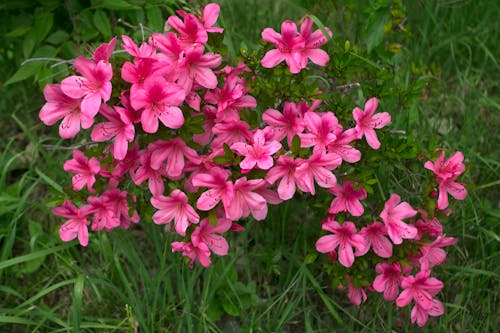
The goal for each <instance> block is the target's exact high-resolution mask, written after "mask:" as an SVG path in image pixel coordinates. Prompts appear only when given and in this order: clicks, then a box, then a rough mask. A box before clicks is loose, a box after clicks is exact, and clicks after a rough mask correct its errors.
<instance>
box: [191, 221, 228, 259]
mask: <svg viewBox="0 0 500 333" xmlns="http://www.w3.org/2000/svg"><path fill="white" fill-rule="evenodd" d="M231 226H232V222H231V220H229V219H226V218H222V217H221V218H217V225H216V226H213V225H212V224H211V223H210V221H209V219H208V218H204V219H203V220H201V222H200V226H199V227H196V229H195V230H194V232H193V233H192V234H191V242H192V243H193V244H195V245H198V244H200V243H204V244H206V246H207V247H208V248H209V249H210V250H211V251H212V252H213V253H215V254H216V255H218V256H225V255H226V254H227V252H228V250H229V245H228V243H227V241H226V239H225V238H224V237H222V234H223V233H225V232H226V231H228V230H229V229H231Z"/></svg>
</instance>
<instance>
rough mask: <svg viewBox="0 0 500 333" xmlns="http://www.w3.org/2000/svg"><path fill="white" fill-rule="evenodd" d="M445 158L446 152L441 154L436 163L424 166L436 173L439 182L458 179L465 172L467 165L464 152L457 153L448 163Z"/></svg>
mask: <svg viewBox="0 0 500 333" xmlns="http://www.w3.org/2000/svg"><path fill="white" fill-rule="evenodd" d="M444 157H445V155H444V152H441V155H439V157H438V158H437V159H436V160H435V161H434V163H433V162H431V161H427V162H425V164H424V168H426V169H428V170H430V171H432V172H434V174H435V175H436V177H437V178H438V182H439V181H442V180H445V179H450V178H456V177H458V176H460V175H461V174H462V173H463V172H464V171H465V165H464V163H463V161H464V155H463V154H462V152H460V151H457V152H456V153H455V154H453V156H451V157H450V158H449V159H447V160H446V161H445V160H444Z"/></svg>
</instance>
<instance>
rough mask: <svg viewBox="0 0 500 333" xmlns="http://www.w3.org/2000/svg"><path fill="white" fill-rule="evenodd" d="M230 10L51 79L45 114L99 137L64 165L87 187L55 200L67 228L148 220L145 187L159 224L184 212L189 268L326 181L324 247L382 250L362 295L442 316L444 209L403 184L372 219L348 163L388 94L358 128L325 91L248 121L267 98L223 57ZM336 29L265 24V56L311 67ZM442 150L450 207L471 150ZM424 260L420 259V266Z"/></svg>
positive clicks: (177, 246) (366, 111) (63, 132)
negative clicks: (221, 41) (425, 203)
mask: <svg viewBox="0 0 500 333" xmlns="http://www.w3.org/2000/svg"><path fill="white" fill-rule="evenodd" d="M219 10H220V9H219V6H218V5H216V4H209V5H207V6H205V7H204V8H203V10H202V11H201V14H200V15H199V16H196V15H193V14H190V13H186V12H183V11H178V16H171V17H169V18H168V21H167V23H168V25H169V27H170V28H171V30H170V31H169V32H167V33H165V34H160V33H153V34H152V35H151V36H150V37H149V39H148V40H147V42H143V43H142V44H140V45H137V44H136V43H135V42H134V41H133V40H132V39H131V38H129V37H127V36H122V37H121V47H122V48H123V49H124V50H125V52H126V54H127V57H126V58H123V57H121V56H118V55H116V54H115V53H114V52H113V51H114V50H115V48H116V44H117V38H113V39H112V40H111V41H110V42H108V43H104V44H102V45H100V46H99V47H98V48H97V49H96V50H95V52H94V54H93V55H92V57H90V58H87V57H84V56H80V57H78V58H77V59H75V61H74V63H73V66H74V68H75V71H76V72H77V73H78V74H79V75H72V76H70V77H68V78H65V79H64V80H62V82H61V83H60V84H49V85H47V86H46V87H45V90H44V95H45V99H46V103H45V105H44V106H43V108H42V109H41V111H40V114H39V116H40V119H41V120H42V121H43V122H44V123H45V124H46V125H54V124H56V123H57V122H58V121H59V120H61V122H60V125H59V134H60V136H61V137H62V138H64V139H70V138H74V137H75V136H76V135H77V134H78V133H79V132H80V130H81V129H84V130H87V129H89V130H90V141H91V142H92V143H95V144H96V145H97V147H98V148H97V149H93V150H92V149H88V150H87V151H80V150H74V151H73V158H72V159H70V160H68V161H66V163H65V164H64V170H65V171H67V172H68V173H71V174H72V175H73V178H72V187H73V190H74V191H77V192H82V193H83V194H84V196H83V197H85V195H86V199H85V200H83V201H82V199H81V198H82V195H79V196H74V197H71V195H68V198H66V200H65V201H64V203H62V205H61V206H59V207H55V208H54V209H53V213H54V214H56V215H58V216H61V217H64V218H66V219H67V221H66V222H65V223H64V224H63V225H62V226H61V228H60V237H61V239H62V240H63V241H70V240H73V239H75V238H78V240H79V242H80V244H81V245H82V246H87V245H88V242H89V233H88V228H89V227H90V229H91V230H92V231H99V230H103V229H104V230H106V231H108V232H110V231H112V230H113V229H115V228H117V227H120V228H124V229H127V228H129V227H130V226H131V225H132V223H134V224H135V223H138V222H139V220H140V217H139V212H138V211H137V208H136V207H137V205H136V201H138V200H144V199H145V200H148V201H149V202H150V204H151V205H152V207H154V208H155V209H156V212H155V213H154V214H153V215H152V216H151V219H152V221H153V222H154V223H156V224H160V225H167V226H170V225H171V224H172V222H173V226H172V228H170V230H171V231H172V232H175V233H176V234H177V235H178V237H179V240H178V241H175V242H173V243H172V244H171V247H172V251H173V252H180V253H181V254H182V255H183V256H185V257H187V258H188V260H189V262H190V265H191V266H192V265H193V264H194V263H195V262H198V263H200V264H201V265H202V266H205V267H208V266H210V265H211V261H212V259H213V258H212V255H216V256H224V255H226V254H227V253H228V251H229V243H228V241H227V240H226V237H227V233H228V232H239V231H241V230H243V226H241V225H239V224H237V222H238V221H239V220H241V219H244V218H247V217H249V216H252V217H253V218H254V219H255V220H264V219H265V218H266V216H267V212H268V205H270V204H271V205H276V204H280V203H281V202H283V201H286V200H290V199H292V198H293V197H294V196H295V195H296V194H297V193H300V194H306V193H308V194H309V195H310V196H314V195H316V194H317V192H319V191H320V190H321V189H324V190H321V191H324V192H326V193H329V195H331V196H332V198H331V205H330V208H329V209H328V214H329V215H328V218H327V219H326V220H325V221H324V223H323V226H322V228H323V230H326V231H328V232H330V233H331V234H329V235H325V236H322V237H321V238H319V240H318V241H317V243H316V249H317V251H319V252H321V253H329V254H330V258H332V260H333V261H336V260H337V255H338V262H339V263H340V265H342V266H343V267H346V268H351V267H354V266H353V265H355V260H360V259H357V258H359V257H362V256H365V255H367V254H368V253H371V252H373V253H374V254H375V256H378V257H379V258H382V260H383V261H380V260H379V261H378V263H377V264H376V266H375V264H374V265H373V266H374V271H376V273H377V274H378V275H377V276H376V278H375V280H374V281H373V283H372V285H370V286H368V285H356V281H355V277H354V274H351V275H352V276H351V277H349V276H346V281H347V282H348V289H349V297H350V298H351V300H353V302H354V303H357V304H359V303H360V302H361V299H366V293H365V289H368V290H375V291H378V292H383V293H384V298H385V299H386V300H394V299H396V298H397V299H396V305H397V306H406V305H407V304H409V303H410V302H411V301H412V300H414V303H415V305H414V308H413V310H412V321H417V324H418V325H423V324H424V323H425V322H426V320H427V316H428V315H431V316H436V315H440V314H442V312H443V306H442V304H441V303H440V302H439V301H438V300H435V299H433V298H432V297H433V296H435V295H436V294H437V293H438V292H439V290H440V289H441V288H442V283H441V282H440V281H438V280H436V279H435V278H430V277H429V274H430V270H431V268H432V267H433V266H435V265H437V264H439V263H441V262H443V261H444V258H445V256H446V254H445V252H444V251H443V250H442V247H445V246H449V245H451V244H453V243H454V242H455V241H456V240H455V239H454V238H448V237H446V236H445V235H444V234H443V233H442V230H443V228H442V226H441V224H440V223H439V221H438V220H437V218H436V217H435V216H434V212H431V213H430V212H425V211H420V213H419V214H420V215H419V216H420V219H417V220H415V219H416V218H415V217H416V216H417V214H418V212H417V210H415V209H413V208H412V207H411V206H410V204H408V203H407V202H401V198H400V197H399V196H398V195H397V194H392V195H391V196H390V198H389V200H388V201H387V202H386V203H385V206H384V208H383V210H382V211H381V213H380V215H379V216H380V219H381V221H382V222H380V221H373V220H369V221H367V214H365V209H364V206H363V204H362V203H361V201H362V200H365V199H366V198H367V191H366V190H365V189H364V188H363V187H362V186H361V185H360V184H358V183H357V181H356V179H344V178H345V177H342V178H341V176H340V175H339V174H336V169H338V168H339V167H340V166H341V165H342V164H343V163H348V164H354V163H357V162H359V161H360V160H361V158H362V152H361V150H360V149H361V148H360V147H364V146H365V145H364V144H361V141H362V140H363V138H364V139H365V141H366V143H367V144H368V146H369V147H370V148H372V149H375V150H376V149H379V148H380V147H381V142H380V140H379V138H378V136H377V132H376V130H378V129H381V128H383V127H385V126H386V125H388V124H389V123H390V121H391V116H390V115H389V113H387V112H377V109H378V100H377V98H375V97H372V98H370V99H368V100H367V101H366V103H365V104H364V108H363V109H361V108H359V107H356V108H354V110H353V111H352V121H351V123H350V124H351V125H352V126H351V128H345V127H344V126H345V125H342V124H340V123H339V120H338V118H337V116H336V114H335V113H334V112H331V111H326V110H322V101H321V100H320V99H312V100H295V101H284V102H283V103H279V105H278V106H276V109H275V108H271V106H269V108H268V109H267V110H265V112H264V113H263V114H262V119H259V120H258V121H257V122H255V121H253V122H252V121H250V120H249V119H250V118H251V117H247V115H249V114H251V113H252V109H253V108H255V107H256V106H257V99H256V98H255V97H254V96H252V95H251V92H252V91H251V85H250V84H249V81H247V80H249V75H247V74H250V75H254V71H253V70H252V69H250V68H249V67H247V66H246V65H245V64H244V63H243V62H240V63H239V64H238V65H237V66H236V67H232V66H225V67H222V62H223V57H222V55H220V54H216V53H214V52H210V51H208V50H210V49H211V48H209V47H207V43H208V41H209V34H211V33H222V32H223V29H221V28H218V27H214V24H215V22H216V20H217V17H218V15H219ZM324 32H326V33H327V34H328V35H329V36H325V35H324V33H323V32H322V31H321V30H319V29H318V30H316V31H314V32H313V31H312V20H311V19H310V18H305V19H304V20H303V22H302V24H301V27H300V31H298V30H297V26H296V24H295V23H294V22H292V21H285V22H283V24H282V26H281V34H279V33H277V32H276V31H274V30H273V29H271V28H266V29H264V31H263V33H262V38H263V39H264V41H266V42H269V43H272V44H273V45H274V46H275V47H276V49H273V50H270V51H268V52H267V53H266V54H265V56H264V57H263V58H262V61H261V64H262V66H263V67H266V68H271V67H274V66H277V65H279V64H280V63H281V62H282V61H283V60H284V61H285V62H286V64H287V65H288V67H289V69H290V72H291V73H298V72H300V71H301V70H302V69H305V68H306V66H307V64H308V60H311V61H312V62H313V63H315V64H317V65H319V66H325V65H326V64H327V62H328V61H329V56H328V54H327V53H326V52H325V51H324V50H321V49H320V48H319V47H320V46H322V45H324V44H325V43H326V42H327V41H328V39H329V38H330V37H331V32H330V30H329V29H326V30H324ZM117 70H118V71H119V73H116V72H114V71H117ZM257 97H258V96H257ZM443 159H444V155H441V157H439V158H438V159H437V160H436V161H435V162H434V164H433V163H432V162H430V161H429V162H427V163H426V164H425V167H426V168H427V169H429V170H432V171H433V172H434V173H435V174H436V179H437V183H438V187H439V199H438V205H437V207H438V209H440V210H442V209H445V208H446V207H447V206H448V199H447V193H450V194H452V196H454V197H455V198H457V199H464V198H465V195H466V192H465V188H464V186H463V184H461V183H457V182H456V179H457V177H458V176H459V175H460V174H461V173H462V172H463V171H464V167H463V164H461V162H462V160H463V156H462V155H461V154H460V153H457V154H455V155H454V156H453V157H452V158H451V159H450V160H449V161H446V162H444V161H443ZM146 184H147V185H146ZM146 188H147V190H145V191H144V190H143V189H146ZM85 191H86V192H87V193H85ZM146 192H148V193H146ZM78 200H79V201H78ZM77 201H78V202H77ZM75 204H77V205H79V206H80V208H78V207H77V206H75ZM347 214H349V215H350V216H352V218H351V217H349V219H350V220H351V221H348V220H346V217H347ZM141 215H142V213H141ZM339 216H342V219H338V217H339ZM408 219H412V220H410V221H409V220H408ZM403 220H406V222H405V221H403ZM360 227H362V228H361V229H360V231H359V232H358V231H357V228H358V229H359V228H360ZM403 242H405V243H406V242H410V243H412V244H414V245H415V246H416V248H418V250H417V251H408V252H407V254H408V258H407V260H406V261H405V262H402V261H399V260H397V259H395V258H394V247H398V246H401V245H402V243H403ZM413 248H415V247H413ZM370 250H372V251H370ZM366 257H368V256H366ZM412 269H419V271H418V272H417V273H416V275H415V276H412V275H410V274H411V272H412ZM399 288H402V289H403V291H402V292H401V294H400V295H399V297H398V296H397V295H398V293H399Z"/></svg>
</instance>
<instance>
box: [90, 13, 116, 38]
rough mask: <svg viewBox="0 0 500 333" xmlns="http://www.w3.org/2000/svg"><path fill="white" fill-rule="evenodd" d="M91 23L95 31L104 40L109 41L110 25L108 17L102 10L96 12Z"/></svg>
mask: <svg viewBox="0 0 500 333" xmlns="http://www.w3.org/2000/svg"><path fill="white" fill-rule="evenodd" d="M93 22H94V25H95V27H96V28H97V30H99V32H100V33H101V34H102V35H103V36H104V38H106V39H111V35H112V32H111V24H110V23H109V16H108V15H106V13H104V11H102V10H99V9H98V10H96V11H95V13H94V16H93Z"/></svg>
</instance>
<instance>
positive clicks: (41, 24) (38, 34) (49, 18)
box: [33, 11, 54, 43]
mask: <svg viewBox="0 0 500 333" xmlns="http://www.w3.org/2000/svg"><path fill="white" fill-rule="evenodd" d="M53 24H54V14H53V13H51V12H47V11H39V12H37V13H36V14H35V25H34V27H33V30H34V33H35V41H36V42H37V43H40V42H41V41H43V40H44V39H45V37H47V35H48V34H49V32H50V29H52V25H53Z"/></svg>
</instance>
